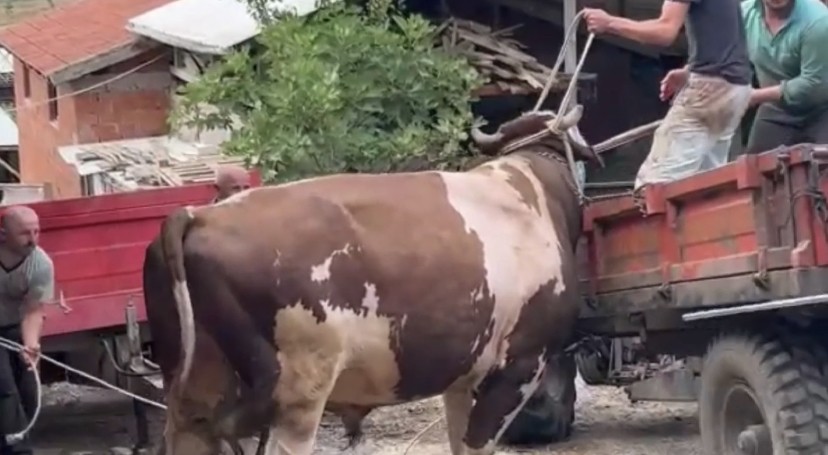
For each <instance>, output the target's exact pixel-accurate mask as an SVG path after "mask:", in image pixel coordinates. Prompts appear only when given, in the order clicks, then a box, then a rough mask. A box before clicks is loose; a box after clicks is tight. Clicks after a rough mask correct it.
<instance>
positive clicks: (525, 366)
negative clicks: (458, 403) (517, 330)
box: [449, 350, 546, 455]
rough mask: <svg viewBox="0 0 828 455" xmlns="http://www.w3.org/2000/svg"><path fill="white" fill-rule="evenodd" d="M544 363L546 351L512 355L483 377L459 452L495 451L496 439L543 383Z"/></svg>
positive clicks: (471, 454) (478, 454)
mask: <svg viewBox="0 0 828 455" xmlns="http://www.w3.org/2000/svg"><path fill="white" fill-rule="evenodd" d="M545 365H546V351H545V350H544V351H543V352H539V353H537V354H535V355H531V356H529V355H524V356H521V357H511V358H507V359H506V364H505V366H504V367H503V368H500V369H498V370H495V371H493V372H491V373H490V374H489V375H488V376H487V377H486V379H484V381H483V383H482V384H481V385H480V387H479V389H478V391H477V392H478V393H477V400H476V402H475V404H474V406H473V407H472V409H471V414H470V415H469V424H468V428H467V430H466V436H465V438H464V441H463V448H464V450H463V451H461V452H459V454H462V455H492V454H494V453H495V447H496V445H497V442H498V441H499V440H500V438H501V437H502V436H503V433H504V432H505V431H506V429H507V428H508V427H509V425H510V424H511V423H512V420H514V418H515V416H517V414H518V412H520V410H521V409H522V408H523V406H524V405H525V404H526V402H527V401H528V400H529V398H530V397H531V396H532V394H534V393H535V391H536V390H537V388H538V386H539V385H540V381H541V377H542V375H543V371H544V367H545ZM449 431H451V429H449ZM452 450H454V449H452ZM452 455H458V453H457V452H453V454H452Z"/></svg>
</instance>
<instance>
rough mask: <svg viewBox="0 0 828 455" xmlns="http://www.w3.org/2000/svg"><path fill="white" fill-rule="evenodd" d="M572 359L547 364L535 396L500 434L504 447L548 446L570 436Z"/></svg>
mask: <svg viewBox="0 0 828 455" xmlns="http://www.w3.org/2000/svg"><path fill="white" fill-rule="evenodd" d="M576 371H577V369H576V367H575V359H573V358H572V356H562V357H559V358H557V359H553V360H550V361H549V364H548V367H547V371H546V373H545V375H544V378H543V382H542V383H541V385H540V387H538V390H537V391H536V392H535V394H534V395H533V396H532V397H531V398H530V399H529V401H528V402H527V403H526V405H525V406H524V407H523V409H522V410H521V411H520V413H518V415H517V416H516V417H515V420H513V421H512V423H511V425H509V428H508V429H507V430H506V432H505V433H504V434H503V442H504V443H506V444H515V445H518V444H521V445H522V444H549V443H553V442H560V441H563V440H565V439H567V438H568V437H569V435H570V434H572V422H573V421H574V420H575V398H576V392H575V374H576Z"/></svg>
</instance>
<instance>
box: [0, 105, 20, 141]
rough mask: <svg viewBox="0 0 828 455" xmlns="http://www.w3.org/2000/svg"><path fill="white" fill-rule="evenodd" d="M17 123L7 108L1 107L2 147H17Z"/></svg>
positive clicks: (0, 136)
mask: <svg viewBox="0 0 828 455" xmlns="http://www.w3.org/2000/svg"><path fill="white" fill-rule="evenodd" d="M17 141H18V134H17V123H16V122H15V121H14V119H13V118H12V116H11V114H9V113H8V112H6V110H5V109H0V147H17V144H18V142H17Z"/></svg>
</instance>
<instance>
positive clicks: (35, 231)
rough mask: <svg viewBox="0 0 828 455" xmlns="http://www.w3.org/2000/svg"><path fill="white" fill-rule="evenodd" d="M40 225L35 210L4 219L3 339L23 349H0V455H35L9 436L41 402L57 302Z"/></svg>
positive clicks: (11, 211)
mask: <svg viewBox="0 0 828 455" xmlns="http://www.w3.org/2000/svg"><path fill="white" fill-rule="evenodd" d="M39 235H40V221H39V219H38V216H37V214H36V213H35V211H34V210H32V209H30V208H29V207H25V206H13V207H9V208H7V209H5V211H4V212H3V214H2V215H0V336H2V337H3V338H6V339H10V340H12V341H14V342H17V343H19V344H22V345H23V346H24V347H25V350H24V351H23V352H22V353H21V354H20V355H18V354H16V353H13V352H9V351H8V350H6V349H4V348H0V455H11V454H15V455H24V454H27V455H30V454H31V453H32V449H31V448H30V447H29V446H28V441H26V440H24V441H20V442H17V441H15V442H13V443H9V442H7V441H6V436H8V435H10V434H13V433H17V432H19V431H21V430H22V429H23V428H24V427H25V426H26V425H27V423H28V419H29V418H30V417H31V413H32V412H33V411H34V407H35V403H36V400H37V393H38V391H37V388H36V384H35V381H34V377H33V376H32V374H31V372H29V371H27V370H29V369H32V368H37V360H38V357H39V356H40V333H41V329H42V327H43V317H44V311H43V305H44V304H45V303H48V302H51V301H52V299H53V298H54V267H53V264H52V260H51V259H50V258H49V255H48V254H46V252H45V251H43V249H41V248H40V247H39V246H38V245H37V240H38V237H39Z"/></svg>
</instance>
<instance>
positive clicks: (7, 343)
mask: <svg viewBox="0 0 828 455" xmlns="http://www.w3.org/2000/svg"><path fill="white" fill-rule="evenodd" d="M0 348H5V349H8V350H9V351H12V352H15V353H18V354H19V353H21V352H23V350H24V347H23V345H21V344H20V343H17V342H15V341H12V340H9V339H7V338H3V337H0ZM40 358H41V359H43V360H45V361H47V362H49V363H51V364H53V365H56V366H58V367H60V368H63V369H64V370H66V371H68V372H70V373H74V374H76V375H78V376H80V377H82V378H84V379H88V380H90V381H92V382H94V383H96V384H98V385H100V386H102V387H104V388H107V389H109V390H112V391H115V392H118V393H120V394H121V395H125V396H127V397H129V398H132V399H133V400H136V401H140V402H141V403H144V404H146V405H149V406H153V407H156V408H158V409H161V410H166V409H167V407H166V406H165V405H163V404H161V403H157V402H155V401H152V400H148V399H146V398H144V397H142V396H140V395H136V394H134V393H132V392H130V391H128V390H124V389H122V388H120V387H116V386H114V385H112V384H110V383H108V382H106V381H104V380H102V379H98V378H96V377H95V376H93V375H91V374H88V373H85V372H83V371H80V370H78V369H75V368H72V367H70V366H69V365H66V364H65V363H63V362H61V361H59V360H55V359H53V358H51V357H49V356H47V355H44V354H41V355H40ZM30 371H31V372H32V374H33V375H34V377H35V382H36V383H37V407H36V408H35V412H34V415H32V417H31V419H29V424H28V425H26V428H24V429H23V430H21V431H19V432H17V433H14V434H10V435H6V441H7V442H8V443H12V444H13V443H16V442H20V441H22V440H23V439H24V438H25V437H26V435H27V434H28V433H29V432H30V431H32V428H34V426H35V423H36V422H37V419H38V417H40V410H41V408H42V407H43V392H42V390H41V382H40V374H39V373H38V372H37V366H36V365H35V366H33V367H32V368H31V370H30Z"/></svg>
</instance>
